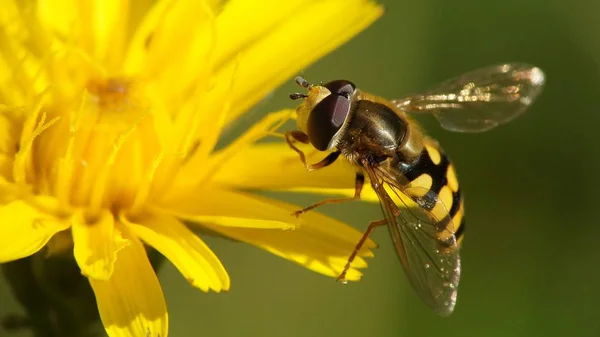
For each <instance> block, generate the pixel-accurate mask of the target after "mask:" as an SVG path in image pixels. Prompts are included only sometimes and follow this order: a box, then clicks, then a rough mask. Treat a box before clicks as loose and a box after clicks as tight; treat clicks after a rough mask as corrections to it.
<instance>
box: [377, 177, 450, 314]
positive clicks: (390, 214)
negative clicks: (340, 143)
mask: <svg viewBox="0 0 600 337" xmlns="http://www.w3.org/2000/svg"><path fill="white" fill-rule="evenodd" d="M365 170H366V172H367V174H368V176H369V179H370V181H371V185H372V186H373V189H374V190H375V191H376V193H377V195H378V196H379V200H380V201H381V207H382V209H383V212H384V215H385V218H386V220H387V221H388V228H389V231H390V234H391V236H392V240H393V242H394V246H395V248H396V252H397V253H398V257H399V258H400V262H401V263H402V265H403V267H404V270H405V272H406V274H407V275H408V278H409V279H410V281H411V283H412V285H413V287H414V288H415V290H416V292H417V293H418V294H419V296H420V297H421V299H422V300H423V301H424V302H425V303H426V304H427V305H429V306H430V307H431V308H432V309H433V310H434V311H435V312H436V313H437V314H439V315H441V316H448V315H450V314H451V313H452V311H453V310H454V306H455V304H456V296H457V289H458V283H459V280H460V256H459V251H458V245H457V242H456V238H455V236H454V231H451V230H449V229H452V228H454V227H453V225H452V224H451V223H448V222H446V223H447V224H446V225H445V226H441V224H442V222H441V219H438V218H436V217H434V216H433V215H432V214H431V213H430V212H428V211H426V210H425V209H424V208H423V207H411V208H408V207H405V205H400V206H401V207H398V206H397V205H396V203H397V202H398V201H397V200H402V197H403V196H404V198H406V197H409V198H410V196H409V194H414V195H417V194H419V192H420V191H417V190H413V191H408V190H407V189H404V192H402V191H401V188H400V187H399V186H397V185H396V184H395V182H394V181H393V180H391V179H387V178H386V177H385V176H384V175H383V174H382V173H381V172H379V171H377V170H376V169H373V168H369V167H367V168H365ZM409 189H418V188H409ZM388 191H390V193H391V195H390V193H388ZM410 192H412V193H410ZM407 193H408V194H407ZM421 194H422V193H421ZM415 201H416V202H417V203H418V204H423V205H424V204H427V205H428V207H429V208H430V209H433V207H435V206H436V205H438V204H439V205H440V207H443V205H441V201H440V200H439V199H438V198H437V195H431V194H428V195H427V198H426V199H420V200H416V199H415ZM400 202H402V201H400ZM415 206H416V205H415ZM446 213H447V212H446Z"/></svg>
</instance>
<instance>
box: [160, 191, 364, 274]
mask: <svg viewBox="0 0 600 337" xmlns="http://www.w3.org/2000/svg"><path fill="white" fill-rule="evenodd" d="M299 208H300V207H299V206H295V205H290V204H286V203H282V202H278V201H275V200H270V199H267V198H263V197H260V196H255V195H251V194H247V193H242V192H233V191H225V190H218V189H215V190H210V189H206V190H203V194H192V195H191V196H190V197H188V199H186V200H181V201H180V202H178V203H174V204H173V205H170V207H169V211H170V212H174V213H175V214H176V215H178V216H182V217H183V218H185V219H187V220H190V221H194V222H196V223H199V225H201V226H207V227H209V228H210V229H211V230H214V231H216V232H219V233H221V234H223V235H227V236H231V237H233V238H235V239H238V240H241V241H245V242H249V243H252V244H254V245H257V246H259V247H261V248H264V249H266V250H268V251H270V252H272V253H274V254H277V255H279V256H282V257H284V258H287V259H289V260H292V261H295V262H297V263H299V264H301V265H303V266H305V267H307V268H309V269H311V270H314V271H317V272H319V273H322V274H325V275H328V276H339V274H340V273H341V271H342V269H343V267H344V265H345V264H346V261H347V258H348V256H350V254H351V253H352V251H353V250H354V247H355V246H356V243H358V241H359V240H360V238H361V236H362V234H361V233H360V232H359V231H357V230H355V229H354V228H352V227H350V226H347V225H345V224H343V223H342V222H339V221H337V220H334V219H332V218H329V217H327V216H325V215H322V214H319V213H317V212H308V213H306V214H304V215H302V216H300V217H299V218H296V217H295V216H292V215H290V214H291V213H292V212H294V211H296V210H298V209H299ZM194 212H195V213H194ZM190 214H206V215H209V216H210V215H215V216H216V215H217V214H223V215H226V216H231V217H237V218H239V219H249V220H248V221H249V223H248V225H247V226H244V227H233V226H227V224H226V225H223V224H222V223H220V222H217V221H210V220H212V219H210V218H208V220H209V221H203V220H204V219H203V218H202V217H200V216H198V217H196V216H192V215H190ZM250 219H253V220H254V221H253V222H250V221H251V220H250ZM264 221H277V222H281V223H286V222H287V223H291V224H297V227H296V229H293V230H287V231H284V230H281V229H277V228H268V227H266V226H261V227H259V226H256V227H255V228H251V225H255V222H256V224H260V222H264ZM366 225H367V224H365V228H366ZM375 246H376V245H375V243H374V242H373V241H372V240H367V242H366V244H365V245H364V247H363V249H362V250H361V252H360V254H359V255H360V256H372V253H371V251H370V248H374V247H375ZM364 266H366V263H365V261H364V260H363V259H361V258H358V259H356V261H355V263H354V264H353V268H354V269H353V270H352V271H351V272H349V274H348V279H350V280H356V279H358V278H360V273H359V272H358V271H357V270H355V268H361V267H364Z"/></svg>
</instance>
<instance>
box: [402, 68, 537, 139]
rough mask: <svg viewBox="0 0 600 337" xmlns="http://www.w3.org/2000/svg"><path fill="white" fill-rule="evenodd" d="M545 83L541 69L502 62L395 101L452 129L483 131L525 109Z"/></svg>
mask: <svg viewBox="0 0 600 337" xmlns="http://www.w3.org/2000/svg"><path fill="white" fill-rule="evenodd" d="M543 85H544V73H543V72H542V71H541V70H540V69H539V68H537V67H534V66H531V65H527V64H519V63H512V64H502V65H495V66H491V67H486V68H481V69H478V70H475V71H472V72H469V73H466V74H464V75H462V76H460V77H457V78H454V79H451V80H448V81H446V82H443V83H441V84H440V85H439V86H437V87H436V88H434V89H432V90H430V91H428V92H426V93H423V94H417V95H412V96H409V97H405V98H402V99H398V100H394V101H392V103H393V104H394V105H396V106H397V107H398V108H400V109H402V110H403V111H406V112H409V113H432V114H433V115H434V116H435V117H436V118H437V119H438V121H439V122H440V124H441V125H442V127H443V128H445V129H448V130H450V131H457V132H482V131H487V130H489V129H492V128H495V127H496V126H498V125H501V124H504V123H506V122H508V121H510V120H512V119H514V118H516V117H517V116H519V115H520V114H522V113H523V112H525V110H526V109H527V107H528V106H530V105H531V104H532V103H533V101H534V100H535V98H536V97H537V95H538V94H539V93H540V91H541V89H542V87H543Z"/></svg>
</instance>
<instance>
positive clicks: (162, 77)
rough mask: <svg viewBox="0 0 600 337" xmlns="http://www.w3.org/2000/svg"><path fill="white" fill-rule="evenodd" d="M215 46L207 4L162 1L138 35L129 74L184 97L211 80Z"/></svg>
mask: <svg viewBox="0 0 600 337" xmlns="http://www.w3.org/2000/svg"><path fill="white" fill-rule="evenodd" d="M214 43H215V41H214V14H213V11H212V8H210V6H208V5H207V4H206V2H205V1H189V0H183V1H175V2H172V1H160V2H158V3H157V4H156V5H155V6H154V8H153V9H152V11H151V12H150V13H149V14H148V15H147V16H146V17H145V18H144V22H143V23H142V24H141V25H140V27H139V28H138V30H137V31H136V32H135V35H134V37H133V40H132V43H131V45H130V50H129V51H128V54H127V57H126V59H125V72H126V73H129V74H135V73H140V72H142V73H144V75H145V76H148V77H152V78H157V79H159V81H158V82H159V83H158V84H161V85H164V86H165V88H164V89H166V90H167V91H168V92H173V93H182V92H184V91H185V88H188V87H189V85H190V84H192V83H193V82H194V81H197V80H198V78H207V77H208V76H207V72H206V71H207V70H208V67H209V66H210V60H209V57H210V53H211V52H212V50H213V49H214Z"/></svg>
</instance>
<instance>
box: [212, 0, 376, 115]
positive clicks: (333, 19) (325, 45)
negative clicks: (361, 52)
mask: <svg viewBox="0 0 600 337" xmlns="http://www.w3.org/2000/svg"><path fill="white" fill-rule="evenodd" d="M238 4H239V6H241V10H237V11H236V13H235V14H233V15H230V16H228V17H226V16H225V14H226V13H227V10H228V8H225V9H224V11H223V14H222V16H219V18H218V19H217V20H218V21H219V23H218V31H223V35H224V36H221V35H219V37H218V39H223V40H224V41H222V40H217V45H234V46H246V47H245V48H243V49H241V50H237V51H239V52H240V53H241V61H240V64H239V66H238V71H237V73H236V82H237V83H243V85H240V86H236V87H235V90H234V92H233V93H232V95H233V101H232V105H231V107H232V109H231V113H230V114H229V115H228V116H227V117H228V120H233V119H235V118H237V117H238V116H239V115H240V114H241V113H244V112H245V111H247V110H248V109H249V108H250V107H252V106H253V105H255V104H256V103H258V102H259V101H260V100H261V99H263V98H264V97H265V96H266V95H267V94H268V93H269V92H270V91H272V90H273V89H275V88H276V87H278V86H279V85H280V84H281V83H283V82H284V81H285V80H287V79H288V78H290V77H291V76H293V75H295V74H297V73H298V71H300V70H301V69H303V68H305V67H306V66H308V65H309V64H311V63H312V62H314V61H315V60H317V59H319V58H320V57H322V56H323V55H325V54H327V53H328V52H330V51H331V50H333V49H335V48H336V47H338V46H339V45H341V44H342V43H344V42H346V41H347V40H349V39H350V38H352V37H353V36H355V35H356V34H358V33H359V32H360V31H362V30H364V29H365V28H366V27H367V26H369V25H370V24H371V23H372V22H373V21H375V20H376V19H377V18H378V17H379V16H380V15H381V14H382V12H383V9H382V7H380V6H378V5H377V4H375V3H374V2H371V1H368V0H326V1H308V2H306V3H300V2H295V1H294V2H292V4H293V5H297V6H298V7H297V8H294V9H293V10H289V9H290V8H291V7H292V6H293V5H289V4H286V5H282V2H281V1H275V0H270V1H268V2H267V5H262V6H259V7H258V8H261V9H263V11H261V12H254V7H255V6H256V2H250V1H235V2H232V4H231V7H234V6H237V5H238ZM248 7H250V8H251V9H252V10H253V11H252V14H250V12H249V10H243V9H244V8H246V9H247V8H248ZM279 7H283V8H285V10H286V11H288V10H289V11H288V12H287V14H286V16H283V17H279V16H278V15H277V14H274V13H279ZM231 10H232V11H233V9H231ZM282 13H285V12H282ZM272 18H273V19H272ZM221 20H223V21H225V20H226V22H221ZM263 21H264V22H265V23H266V24H264V25H263V24H261V22H263ZM254 25H258V27H259V28H260V29H263V31H262V34H257V35H255V33H256V30H255V29H254V28H249V29H248V30H249V32H250V34H247V33H246V32H245V31H246V29H245V28H241V29H240V27H252V26H254ZM269 25H272V26H269ZM244 38H247V40H244ZM265 51H269V52H265ZM228 54H231V52H229V53H226V55H228ZM232 66H233V65H232V64H231V63H230V62H229V63H227V64H226V65H224V66H223V67H221V68H220V69H219V71H218V72H219V73H220V72H221V71H226V69H227V68H228V67H232ZM226 73H227V72H226ZM217 76H219V75H218V73H217Z"/></svg>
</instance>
